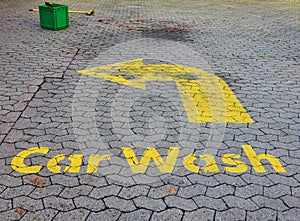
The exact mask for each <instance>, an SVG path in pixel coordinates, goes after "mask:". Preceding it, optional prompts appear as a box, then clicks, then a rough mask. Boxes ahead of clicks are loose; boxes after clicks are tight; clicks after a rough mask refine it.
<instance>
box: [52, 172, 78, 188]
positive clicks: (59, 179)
mask: <svg viewBox="0 0 300 221" xmlns="http://www.w3.org/2000/svg"><path fill="white" fill-rule="evenodd" d="M50 179H51V181H52V183H53V184H59V185H63V186H66V187H74V186H78V185H79V182H78V178H77V177H70V176H66V175H62V174H55V175H53V176H51V177H50Z"/></svg>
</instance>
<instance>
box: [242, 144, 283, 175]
mask: <svg viewBox="0 0 300 221" xmlns="http://www.w3.org/2000/svg"><path fill="white" fill-rule="evenodd" d="M242 147H243V149H244V151H245V153H246V155H247V157H248V158H249V161H250V163H251V164H252V166H253V168H254V170H255V172H257V173H264V172H266V169H265V167H264V166H263V165H262V163H261V160H268V161H269V162H270V164H271V165H272V166H273V168H274V170H275V171H276V172H277V173H285V172H286V170H285V169H284V167H283V166H282V164H281V163H280V161H279V160H278V159H277V158H276V157H274V156H272V155H270V154H260V155H257V154H256V153H255V151H254V150H253V148H252V147H251V146H250V145H242Z"/></svg>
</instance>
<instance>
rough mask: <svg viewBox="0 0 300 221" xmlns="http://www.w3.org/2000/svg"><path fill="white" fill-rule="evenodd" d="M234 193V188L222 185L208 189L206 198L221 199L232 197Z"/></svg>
mask: <svg viewBox="0 0 300 221" xmlns="http://www.w3.org/2000/svg"><path fill="white" fill-rule="evenodd" d="M233 193H234V187H233V186H230V185H226V184H221V185H219V186H216V187H208V188H207V191H206V196H209V197H213V198H220V197H223V196H226V195H232V194H233Z"/></svg>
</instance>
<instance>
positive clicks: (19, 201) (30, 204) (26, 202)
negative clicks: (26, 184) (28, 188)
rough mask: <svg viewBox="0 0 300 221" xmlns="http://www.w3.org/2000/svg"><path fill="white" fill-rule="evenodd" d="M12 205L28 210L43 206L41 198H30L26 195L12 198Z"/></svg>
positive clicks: (39, 208)
mask: <svg viewBox="0 0 300 221" xmlns="http://www.w3.org/2000/svg"><path fill="white" fill-rule="evenodd" d="M13 205H14V207H16V208H22V209H24V210H29V211H38V210H41V209H43V208H44V205H43V202H42V200H39V199H32V198H30V197H27V196H20V197H16V198H14V199H13Z"/></svg>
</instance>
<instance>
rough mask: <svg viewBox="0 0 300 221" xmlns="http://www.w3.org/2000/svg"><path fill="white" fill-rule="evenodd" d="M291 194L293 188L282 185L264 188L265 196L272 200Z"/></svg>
mask: <svg viewBox="0 0 300 221" xmlns="http://www.w3.org/2000/svg"><path fill="white" fill-rule="evenodd" d="M290 194H291V187H289V186H286V185H282V184H276V185H274V186H271V187H264V196H268V197H271V198H274V199H276V198H278V197H281V196H285V195H290Z"/></svg>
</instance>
